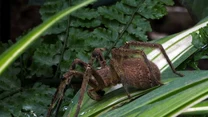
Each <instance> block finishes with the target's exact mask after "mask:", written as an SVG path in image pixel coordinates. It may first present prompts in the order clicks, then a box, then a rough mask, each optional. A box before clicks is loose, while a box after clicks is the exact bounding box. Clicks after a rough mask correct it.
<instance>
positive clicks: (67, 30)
mask: <svg viewBox="0 0 208 117" xmlns="http://www.w3.org/2000/svg"><path fill="white" fill-rule="evenodd" d="M70 5H71V0H69V7H70ZM70 17H71V15H69V16H68V20H67V21H68V22H67V28H66V35H65V38H64V45H63V48H62V50H61V56H60V60H59V63H58V66H57V69H56V73H55V75H54V77H53V78H56V77H57V76H58V73H59V70H60V65H61V61H62V60H63V56H64V52H65V49H66V46H67V40H68V38H69V27H70V22H71V20H70V19H71V18H70Z"/></svg>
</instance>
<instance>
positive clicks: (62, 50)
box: [0, 0, 206, 116]
mask: <svg viewBox="0 0 208 117" xmlns="http://www.w3.org/2000/svg"><path fill="white" fill-rule="evenodd" d="M79 2H80V0H71V2H69V0H45V3H44V5H43V6H42V7H41V9H40V13H41V16H42V20H43V21H47V20H48V18H49V17H51V16H53V15H54V14H55V13H57V12H59V11H61V10H63V9H65V8H67V7H70V6H73V5H75V4H77V3H79ZM166 5H173V1H172V0H139V1H138V0H121V1H119V2H117V3H116V4H114V5H111V6H100V7H98V8H91V6H88V7H85V8H82V9H79V10H78V11H77V12H74V13H72V14H71V15H70V16H69V17H66V18H63V19H62V20H61V21H59V22H57V23H56V24H55V25H54V26H53V27H52V28H50V29H49V30H47V32H45V34H44V37H42V38H41V41H38V42H36V43H35V44H34V45H33V46H32V47H31V48H30V49H29V50H28V51H26V52H25V53H24V54H23V55H22V56H21V57H20V58H19V59H18V60H17V61H16V62H15V63H14V64H13V65H11V66H10V68H9V69H8V70H7V71H6V72H5V73H4V74H3V75H1V78H0V93H1V96H0V100H1V102H0V115H4V116H10V115H11V114H12V115H15V116H45V114H46V111H47V108H48V105H49V104H50V101H51V99H52V96H53V94H54V91H55V89H54V88H52V86H53V85H52V84H50V83H46V82H47V81H50V80H54V79H55V80H56V79H58V78H59V76H61V75H62V74H63V73H64V72H66V71H67V70H68V68H69V66H70V64H71V62H72V61H73V60H74V59H75V58H80V59H81V60H83V61H85V62H87V61H88V60H89V58H90V55H91V52H92V51H93V49H94V48H98V47H102V48H103V47H104V48H106V49H108V50H110V49H111V48H113V47H119V46H121V45H123V44H124V43H125V42H126V41H131V40H137V41H147V40H148V39H147V36H146V33H147V32H149V31H151V27H150V23H149V21H148V20H149V19H159V18H161V17H163V16H164V15H165V14H166V13H167V11H166V8H165V6H166ZM200 32H203V31H200ZM203 34H204V33H203ZM205 36H206V35H205ZM203 42H204V41H203V39H202V40H201V42H197V43H198V44H199V46H201V43H202V44H204V43H203ZM8 46H9V45H8V44H2V43H0V52H1V53H2V52H3V51H4V50H6V48H7V47H8ZM2 48H3V49H2ZM107 56H108V55H107ZM49 78H50V79H49ZM47 79H49V80H47ZM39 80H40V82H41V81H42V80H46V82H43V83H45V84H49V85H50V86H51V87H50V86H48V85H43V84H40V83H34V82H33V81H39ZM27 81H29V82H27ZM31 81H32V83H31ZM57 84H58V83H57ZM67 95H68V96H69V97H67V98H65V100H66V101H65V102H64V104H63V105H62V107H61V109H60V110H63V109H64V107H63V106H65V105H68V104H69V103H70V100H71V98H72V95H73V93H72V90H70V91H68V92H67V93H66V96H67ZM8 113H9V114H8ZM63 113H64V112H63V111H62V112H61V113H59V115H60V116H62V115H63Z"/></svg>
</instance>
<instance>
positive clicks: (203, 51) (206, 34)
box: [179, 26, 208, 70]
mask: <svg viewBox="0 0 208 117" xmlns="http://www.w3.org/2000/svg"><path fill="white" fill-rule="evenodd" d="M192 36H193V41H192V44H193V45H194V47H195V48H197V49H198V51H196V52H195V53H194V54H193V55H192V56H190V57H189V58H188V59H187V60H186V61H184V62H183V63H182V64H181V65H180V66H179V69H186V68H187V67H192V68H194V69H197V70H200V69H199V68H198V62H199V60H200V59H207V58H208V55H207V53H208V26H205V27H204V28H201V29H199V31H198V32H194V33H192Z"/></svg>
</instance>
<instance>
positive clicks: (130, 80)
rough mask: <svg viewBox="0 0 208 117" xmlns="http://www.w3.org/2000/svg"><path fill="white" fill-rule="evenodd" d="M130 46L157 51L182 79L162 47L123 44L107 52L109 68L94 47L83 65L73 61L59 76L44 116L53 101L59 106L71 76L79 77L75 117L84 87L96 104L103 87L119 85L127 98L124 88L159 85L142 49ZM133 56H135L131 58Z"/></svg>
mask: <svg viewBox="0 0 208 117" xmlns="http://www.w3.org/2000/svg"><path fill="white" fill-rule="evenodd" d="M131 46H134V47H136V46H142V47H150V48H157V49H159V50H160V51H161V52H162V54H163V55H164V57H165V59H166V60H167V62H168V64H169V66H170V68H171V69H172V71H173V73H175V74H177V75H179V76H181V77H182V76H183V75H182V74H180V73H178V72H177V71H176V70H175V68H174V67H173V65H172V63H171V61H170V59H169V58H168V56H167V54H166V52H165V50H164V48H163V47H162V45H160V44H156V43H146V42H137V41H132V42H127V43H126V44H125V45H124V46H122V47H120V48H114V49H112V50H111V54H112V58H111V60H110V65H109V66H108V65H107V64H106V61H105V59H104V57H103V55H102V51H103V50H104V49H103V48H96V49H95V50H94V51H93V52H92V55H91V59H90V61H89V63H85V62H83V61H82V60H80V59H75V60H74V61H73V63H72V65H71V67H70V69H69V71H68V72H66V73H65V74H64V75H63V80H62V81H61V83H60V85H59V87H58V88H57V91H56V93H55V95H54V97H53V99H52V102H51V105H50V108H49V110H48V114H47V116H48V117H49V116H50V114H51V110H52V108H53V107H54V104H55V103H56V102H58V104H60V103H61V100H62V98H63V96H64V92H65V89H66V86H67V85H68V84H69V83H70V81H71V79H72V78H73V76H78V78H83V81H82V85H81V89H80V96H79V100H78V104H77V107H76V113H75V117H77V116H78V114H79V111H80V107H81V104H82V100H83V96H84V93H85V92H86V90H87V85H88V84H89V85H90V86H91V88H90V89H89V90H87V93H88V95H89V97H90V98H92V99H93V100H97V101H98V100H100V99H101V98H102V96H103V95H104V91H103V89H104V88H106V87H110V86H114V85H116V84H119V83H121V84H122V85H123V87H124V89H125V91H126V93H127V96H128V98H131V96H130V94H129V92H128V90H127V86H128V85H130V86H133V87H135V88H138V89H148V88H151V87H154V86H158V85H162V84H163V83H162V82H161V81H160V71H159V69H158V67H157V66H156V65H155V64H154V63H153V62H151V61H149V60H148V59H147V56H146V54H145V53H144V52H143V51H142V50H139V49H131V48H130V47H131ZM135 55H139V56H138V57H135ZM95 60H96V61H98V62H99V65H100V67H101V68H100V69H95V68H93V67H92V65H93V63H94V61H95ZM76 65H79V66H81V67H83V68H84V69H85V72H84V73H83V72H79V71H76V70H75V68H76Z"/></svg>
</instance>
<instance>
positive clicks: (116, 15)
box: [98, 6, 127, 24]
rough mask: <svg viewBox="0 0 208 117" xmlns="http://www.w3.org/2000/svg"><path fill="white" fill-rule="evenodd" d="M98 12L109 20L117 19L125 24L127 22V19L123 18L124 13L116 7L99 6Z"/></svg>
mask: <svg viewBox="0 0 208 117" xmlns="http://www.w3.org/2000/svg"><path fill="white" fill-rule="evenodd" d="M98 12H99V13H100V15H102V16H103V17H104V18H107V19H109V20H117V21H118V22H120V23H122V24H125V23H126V22H127V19H126V18H125V16H124V14H123V13H122V12H118V11H117V10H116V9H114V8H112V7H108V8H107V7H106V6H103V7H99V8H98Z"/></svg>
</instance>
